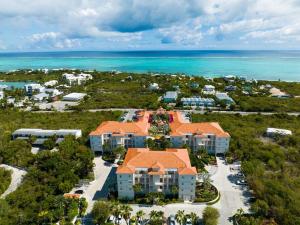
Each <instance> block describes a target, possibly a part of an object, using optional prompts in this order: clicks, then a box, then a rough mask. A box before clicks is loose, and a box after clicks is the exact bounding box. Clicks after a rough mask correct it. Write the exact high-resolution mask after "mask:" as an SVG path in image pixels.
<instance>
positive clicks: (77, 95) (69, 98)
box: [63, 92, 86, 101]
mask: <svg viewBox="0 0 300 225" xmlns="http://www.w3.org/2000/svg"><path fill="white" fill-rule="evenodd" d="M84 96H86V94H85V93H75V92H74V93H71V94H68V95H65V96H64V97H63V100H64V101H80V100H81V99H83V98H84Z"/></svg>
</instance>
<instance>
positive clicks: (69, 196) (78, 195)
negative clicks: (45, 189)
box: [64, 193, 81, 198]
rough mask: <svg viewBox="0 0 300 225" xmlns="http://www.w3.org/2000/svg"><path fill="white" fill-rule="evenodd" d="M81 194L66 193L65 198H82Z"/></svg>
mask: <svg viewBox="0 0 300 225" xmlns="http://www.w3.org/2000/svg"><path fill="white" fill-rule="evenodd" d="M80 196H81V195H80V194H70V193H65V194H64V198H80Z"/></svg>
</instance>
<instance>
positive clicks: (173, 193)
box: [171, 185, 178, 198]
mask: <svg viewBox="0 0 300 225" xmlns="http://www.w3.org/2000/svg"><path fill="white" fill-rule="evenodd" d="M171 193H172V195H173V197H176V198H177V197H178V186H177V185H172V187H171Z"/></svg>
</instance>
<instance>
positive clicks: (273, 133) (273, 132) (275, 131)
mask: <svg viewBox="0 0 300 225" xmlns="http://www.w3.org/2000/svg"><path fill="white" fill-rule="evenodd" d="M266 135H267V136H268V137H274V136H277V135H279V136H287V135H292V131H290V130H285V129H279V128H271V127H270V128H268V129H267V131H266Z"/></svg>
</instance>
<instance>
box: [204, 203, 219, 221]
mask: <svg viewBox="0 0 300 225" xmlns="http://www.w3.org/2000/svg"><path fill="white" fill-rule="evenodd" d="M219 217H220V213H219V211H218V210H217V209H215V208H213V207H210V206H207V207H206V208H205V209H204V211H203V222H204V225H217V224H218V219H219Z"/></svg>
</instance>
